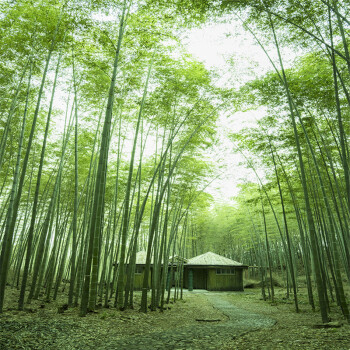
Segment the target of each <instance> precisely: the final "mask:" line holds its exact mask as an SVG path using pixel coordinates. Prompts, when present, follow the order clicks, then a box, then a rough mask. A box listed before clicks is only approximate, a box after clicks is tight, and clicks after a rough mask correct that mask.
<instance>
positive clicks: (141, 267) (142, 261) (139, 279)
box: [134, 251, 151, 290]
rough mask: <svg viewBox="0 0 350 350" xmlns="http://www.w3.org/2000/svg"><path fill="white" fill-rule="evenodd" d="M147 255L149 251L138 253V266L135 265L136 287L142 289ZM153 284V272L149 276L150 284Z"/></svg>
mask: <svg viewBox="0 0 350 350" xmlns="http://www.w3.org/2000/svg"><path fill="white" fill-rule="evenodd" d="M146 256H147V252H145V251H140V252H138V253H136V267H135V275H134V289H135V290H141V289H142V285H143V278H144V275H145V267H146ZM150 285H151V274H149V277H148V286H150Z"/></svg>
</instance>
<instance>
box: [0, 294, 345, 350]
mask: <svg viewBox="0 0 350 350" xmlns="http://www.w3.org/2000/svg"><path fill="white" fill-rule="evenodd" d="M18 295H19V292H18V291H17V290H16V289H14V288H11V287H7V290H6V304H5V308H4V313H3V314H1V315H0V349H1V350H16V349H26V350H27V349H28V350H29V349H33V350H34V349H35V350H41V349H45V350H54V349H55V350H56V349H57V350H58V349H59V350H70V349H81V350H85V349H94V350H99V349H101V350H113V349H118V350H121V349H128V350H137V349H140V350H141V349H142V350H144V349H186V350H190V349H217V350H233V349H237V350H241V349H242V350H243V349H244V350H250V349H269V350H273V349H292V350H293V349H305V350H314V349H315V350H316V349H317V350H321V349H327V350H328V349H330V350H349V349H350V326H349V325H348V324H347V323H346V322H345V321H344V320H343V319H342V317H341V315H340V314H339V313H338V311H337V310H336V309H335V308H334V309H333V308H332V314H331V317H332V321H334V323H335V326H336V327H331V328H317V325H319V324H320V315H319V312H312V311H311V310H310V307H309V306H308V305H307V300H306V291H304V290H303V289H301V290H300V292H299V299H300V309H301V310H300V312H299V313H298V314H297V313H295V312H294V305H293V300H292V299H286V298H285V289H277V290H276V303H275V304H274V305H271V304H270V303H268V302H265V301H263V300H261V291H260V290H259V289H246V291H245V292H207V291H194V292H187V291H184V296H183V300H178V301H176V302H175V303H174V302H173V303H171V304H170V305H169V307H170V309H167V310H165V311H164V312H160V311H154V312H151V311H150V312H148V313H147V314H143V313H141V312H139V311H138V309H139V306H140V304H139V298H140V294H139V293H136V294H135V308H134V310H125V311H116V310H115V309H114V308H109V309H105V308H101V309H99V310H97V311H96V312H95V313H90V314H88V315H87V316H86V317H79V316H78V314H79V310H78V308H70V309H68V310H64V308H62V306H63V305H64V304H65V302H66V300H67V296H66V295H64V294H62V295H61V296H60V298H59V299H58V300H57V301H55V302H51V303H45V302H44V301H42V300H35V301H32V303H31V304H30V305H29V306H27V307H26V309H25V310H24V311H18V310H16V308H17V300H18ZM59 310H60V312H58V311H59Z"/></svg>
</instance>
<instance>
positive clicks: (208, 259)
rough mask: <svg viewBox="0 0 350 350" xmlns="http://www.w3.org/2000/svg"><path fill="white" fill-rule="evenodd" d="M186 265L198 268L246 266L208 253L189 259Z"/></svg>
mask: <svg viewBox="0 0 350 350" xmlns="http://www.w3.org/2000/svg"><path fill="white" fill-rule="evenodd" d="M186 265H198V266H205V265H210V266H242V267H243V266H245V265H243V264H241V263H240V262H237V261H234V260H231V259H229V258H225V257H224V256H221V255H218V254H215V253H212V252H207V253H204V254H202V255H198V256H195V257H194V258H192V259H189V260H188V262H187V264H186Z"/></svg>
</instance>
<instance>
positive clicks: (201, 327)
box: [95, 292, 275, 350]
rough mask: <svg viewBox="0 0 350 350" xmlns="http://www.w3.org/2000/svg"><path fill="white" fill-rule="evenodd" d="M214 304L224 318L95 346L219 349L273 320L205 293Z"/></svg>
mask: <svg viewBox="0 0 350 350" xmlns="http://www.w3.org/2000/svg"><path fill="white" fill-rule="evenodd" d="M205 295H206V297H207V298H208V300H209V301H210V303H211V304H212V305H213V307H214V308H216V309H218V310H219V311H221V312H222V313H223V314H224V315H225V316H226V317H227V320H226V321H221V322H215V323H214V322H198V324H197V325H195V326H192V327H189V326H186V327H179V328H176V329H173V330H171V331H166V332H164V331H163V332H154V333H149V334H145V335H144V336H142V335H138V336H137V337H127V336H125V337H120V338H119V339H115V340H114V341H113V343H112V342H104V344H103V345H102V346H101V347H95V349H101V350H102V349H118V350H141V349H142V350H154V349H159V350H160V349H167V350H168V349H169V350H170V349H171V350H197V349H220V344H222V343H224V342H227V341H228V340H230V339H234V338H235V337H237V336H239V335H241V334H243V333H247V332H250V331H254V330H257V329H261V328H269V327H272V326H273V325H274V324H275V321H274V320H273V319H271V318H268V317H266V316H264V315H259V314H255V313H251V312H249V311H246V310H243V309H240V308H238V307H236V306H234V305H232V304H231V303H230V302H229V301H227V300H225V298H224V297H222V296H220V293H210V292H207V293H205Z"/></svg>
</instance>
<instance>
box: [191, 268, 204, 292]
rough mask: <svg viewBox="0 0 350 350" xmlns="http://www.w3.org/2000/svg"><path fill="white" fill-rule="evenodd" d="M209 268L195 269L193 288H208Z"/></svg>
mask: <svg viewBox="0 0 350 350" xmlns="http://www.w3.org/2000/svg"><path fill="white" fill-rule="evenodd" d="M207 281H208V270H207V269H193V288H194V289H207Z"/></svg>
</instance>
